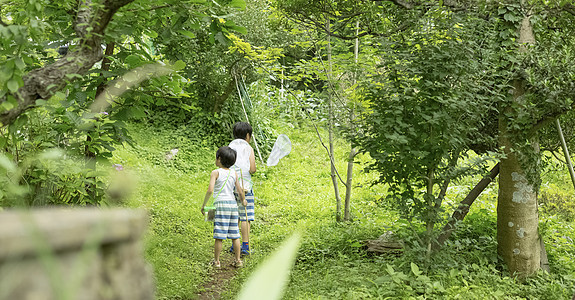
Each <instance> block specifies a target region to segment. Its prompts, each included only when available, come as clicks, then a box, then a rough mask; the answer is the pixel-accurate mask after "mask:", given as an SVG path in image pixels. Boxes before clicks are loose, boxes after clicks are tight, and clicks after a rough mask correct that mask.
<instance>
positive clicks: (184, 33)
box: [178, 30, 196, 39]
mask: <svg viewBox="0 0 575 300" xmlns="http://www.w3.org/2000/svg"><path fill="white" fill-rule="evenodd" d="M178 33H179V34H182V35H185V36H187V37H189V38H191V39H195V38H196V35H195V34H194V33H193V32H191V31H188V30H178Z"/></svg>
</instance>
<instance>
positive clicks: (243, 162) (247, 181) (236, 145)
mask: <svg viewBox="0 0 575 300" xmlns="http://www.w3.org/2000/svg"><path fill="white" fill-rule="evenodd" d="M230 148H232V149H234V150H236V163H235V164H234V166H233V167H232V168H234V170H236V172H238V174H241V175H240V176H242V178H243V179H244V180H243V185H244V189H245V190H248V191H249V190H251V189H252V175H251V174H250V155H251V154H252V151H253V150H252V146H250V144H249V143H248V142H246V140H244V139H235V140H233V141H232V142H231V143H230ZM240 170H241V172H240ZM240 186H241V183H240Z"/></svg>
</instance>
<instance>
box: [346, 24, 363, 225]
mask: <svg viewBox="0 0 575 300" xmlns="http://www.w3.org/2000/svg"><path fill="white" fill-rule="evenodd" d="M358 34H359V21H357V22H356V24H355V35H356V36H357V35H358ZM353 56H354V59H355V65H356V71H355V74H354V77H353V84H354V85H355V84H356V83H357V63H358V61H359V60H358V58H359V38H357V37H356V38H355V45H354V47H353ZM354 118H355V103H354V105H352V107H351V110H350V112H349V124H350V126H349V128H350V134H352V135H353V134H354V133H355V128H354V126H353V119H354ZM350 148H351V149H350V150H349V156H348V160H347V180H346V182H345V201H344V209H343V210H344V212H343V220H344V221H350V220H351V211H350V205H351V191H352V186H353V185H352V183H353V163H354V160H355V155H356V154H357V151H356V150H355V148H354V147H353V145H350Z"/></svg>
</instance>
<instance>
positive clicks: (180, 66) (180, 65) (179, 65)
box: [172, 60, 186, 71]
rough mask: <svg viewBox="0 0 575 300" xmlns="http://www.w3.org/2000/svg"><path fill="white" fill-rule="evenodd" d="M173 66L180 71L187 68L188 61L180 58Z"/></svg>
mask: <svg viewBox="0 0 575 300" xmlns="http://www.w3.org/2000/svg"><path fill="white" fill-rule="evenodd" d="M172 67H173V68H174V71H180V70H183V69H184V68H186V63H185V62H183V61H181V60H178V61H176V62H175V63H174V65H173V66H172Z"/></svg>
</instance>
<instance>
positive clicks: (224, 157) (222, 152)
mask: <svg viewBox="0 0 575 300" xmlns="http://www.w3.org/2000/svg"><path fill="white" fill-rule="evenodd" d="M236 155H237V154H236V150H234V149H232V148H230V147H228V146H223V147H220V149H218V151H217V152H216V159H218V158H219V159H220V163H222V166H224V167H226V168H229V167H231V166H233V165H234V164H235V163H236Z"/></svg>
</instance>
